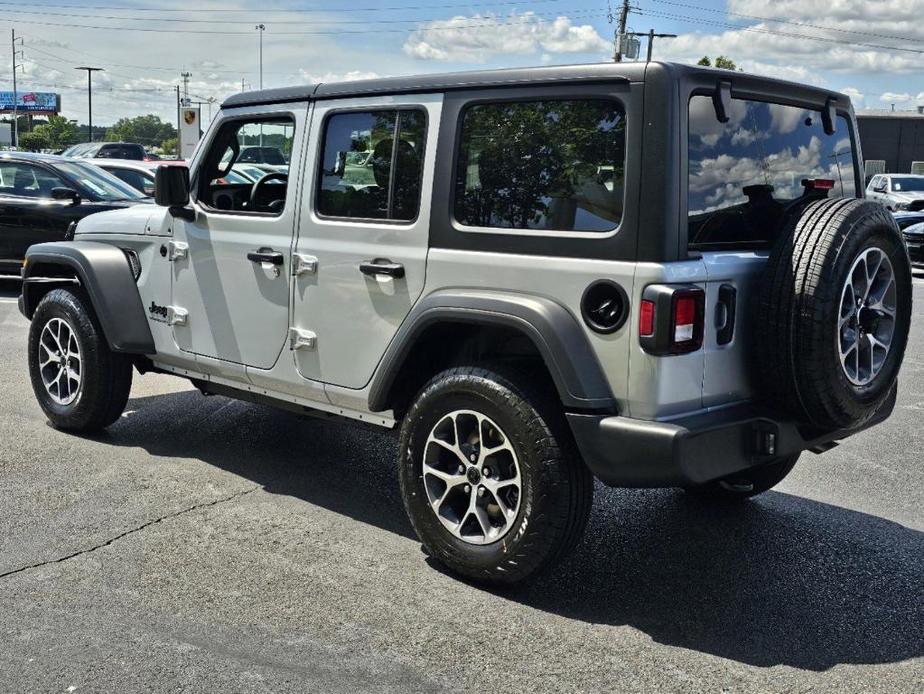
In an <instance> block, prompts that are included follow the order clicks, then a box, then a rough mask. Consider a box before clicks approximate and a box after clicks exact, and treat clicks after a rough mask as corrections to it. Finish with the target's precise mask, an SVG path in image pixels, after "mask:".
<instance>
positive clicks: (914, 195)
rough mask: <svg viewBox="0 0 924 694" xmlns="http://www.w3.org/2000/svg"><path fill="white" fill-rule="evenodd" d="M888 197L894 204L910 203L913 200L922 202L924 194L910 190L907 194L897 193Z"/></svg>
mask: <svg viewBox="0 0 924 694" xmlns="http://www.w3.org/2000/svg"><path fill="white" fill-rule="evenodd" d="M889 197H890V198H892V199H893V200H894V201H895V202H912V201H913V200H924V192H921V191H916V190H912V191H909V192H907V193H905V192H902V191H898V192H895V193H889Z"/></svg>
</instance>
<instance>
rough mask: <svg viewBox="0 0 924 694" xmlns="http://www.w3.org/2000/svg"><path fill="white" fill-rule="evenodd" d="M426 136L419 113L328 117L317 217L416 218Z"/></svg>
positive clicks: (400, 219) (350, 114) (355, 113)
mask: <svg viewBox="0 0 924 694" xmlns="http://www.w3.org/2000/svg"><path fill="white" fill-rule="evenodd" d="M425 135H426V115H425V114H424V112H423V111H422V110H420V109H413V110H400V111H398V110H387V111H353V112H349V113H335V114H334V115H332V116H330V117H329V118H328V119H327V122H326V124H325V127H324V148H323V150H322V152H321V163H320V166H321V171H320V174H319V175H318V194H317V210H318V213H319V214H322V215H324V216H327V217H345V218H350V219H387V220H396V221H411V220H413V219H415V218H416V217H417V212H418V210H419V209H420V187H421V175H422V172H423V154H424V138H425Z"/></svg>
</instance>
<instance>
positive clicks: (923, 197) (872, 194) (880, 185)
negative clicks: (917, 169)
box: [866, 174, 924, 212]
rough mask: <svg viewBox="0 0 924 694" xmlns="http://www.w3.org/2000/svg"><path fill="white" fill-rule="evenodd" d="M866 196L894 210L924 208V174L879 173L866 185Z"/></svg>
mask: <svg viewBox="0 0 924 694" xmlns="http://www.w3.org/2000/svg"><path fill="white" fill-rule="evenodd" d="M866 197H867V198H869V199H870V200H876V201H877V202H881V203H882V204H883V205H885V206H886V207H887V208H889V209H890V210H891V211H893V212H898V211H901V210H920V209H924V176H919V175H916V174H879V175H878V176H873V178H872V179H871V180H870V182H869V185H868V186H867V187H866Z"/></svg>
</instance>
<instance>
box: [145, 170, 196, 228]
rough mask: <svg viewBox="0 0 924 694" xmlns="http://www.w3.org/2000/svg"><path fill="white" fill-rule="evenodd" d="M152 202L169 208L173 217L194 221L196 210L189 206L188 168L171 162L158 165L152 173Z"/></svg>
mask: <svg viewBox="0 0 924 694" xmlns="http://www.w3.org/2000/svg"><path fill="white" fill-rule="evenodd" d="M154 202H156V203H157V204H158V205H160V206H161V207H168V208H170V214H172V215H173V216H174V217H180V218H181V219H185V220H186V221H187V222H193V221H195V219H196V211H195V210H194V209H193V208H191V207H189V169H188V168H187V167H185V166H174V165H172V164H161V165H160V166H158V167H157V173H155V174H154Z"/></svg>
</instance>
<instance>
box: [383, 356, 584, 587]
mask: <svg viewBox="0 0 924 694" xmlns="http://www.w3.org/2000/svg"><path fill="white" fill-rule="evenodd" d="M536 382H537V381H536V380H535V379H532V378H528V377H525V376H521V375H519V374H517V373H515V372H509V373H508V372H507V371H506V369H505V370H503V372H502V371H500V370H496V369H488V368H480V367H472V366H468V367H456V368H452V369H448V370H446V371H443V372H442V373H439V374H437V375H436V376H435V377H434V378H433V379H431V380H430V381H429V383H427V384H426V385H425V386H424V387H423V389H422V390H421V391H420V393H419V394H418V396H417V398H416V399H415V401H414V403H413V405H412V406H411V408H410V410H409V411H408V413H407V415H406V416H405V418H404V421H403V423H402V427H401V437H400V451H401V452H400V458H399V475H400V483H401V494H402V497H403V499H404V505H405V508H406V510H407V513H408V516H409V517H410V520H411V524H412V525H413V526H414V530H415V531H416V532H417V535H418V537H419V538H420V540H421V542H422V543H423V544H424V547H425V548H426V550H427V551H428V552H429V554H430V556H431V557H433V558H435V559H436V560H438V561H440V562H441V563H442V564H444V565H446V566H447V567H449V568H450V569H451V570H452V571H454V572H456V573H458V574H461V575H462V576H465V577H467V578H469V579H472V580H474V581H477V582H480V583H485V584H494V585H510V584H513V583H517V582H519V581H522V580H524V579H526V578H528V577H530V576H533V575H535V574H537V573H538V572H541V571H542V570H544V569H547V568H548V567H550V566H552V565H553V564H554V563H555V562H557V561H558V560H560V559H561V558H562V557H564V556H565V555H566V554H567V553H568V552H569V551H571V550H572V549H573V548H574V546H575V545H576V544H577V542H578V541H579V539H580V537H581V534H582V533H583V531H584V526H585V525H586V523H587V518H588V516H589V514H590V508H591V505H592V502H593V476H592V475H591V474H590V471H589V470H588V469H587V467H586V466H585V465H584V464H583V461H582V460H581V459H580V456H579V454H578V453H577V450H576V446H575V444H574V442H573V439H572V437H571V434H570V430H569V429H568V427H567V423H566V422H565V421H564V417H563V416H562V414H561V404H560V403H559V402H558V400H557V398H556V397H554V396H553V395H552V394H550V393H548V392H547V391H546V390H544V389H541V388H536V387H535V386H533V385H532V384H534V383H536ZM458 410H473V411H476V412H479V413H482V414H483V415H485V416H487V417H489V418H490V419H491V420H493V422H495V423H496V424H497V425H498V426H499V427H500V429H501V430H502V431H503V432H504V433H505V434H506V436H507V437H508V438H509V442H510V445H511V446H512V447H513V449H514V450H515V451H516V457H517V459H518V461H519V467H520V480H521V490H522V491H521V493H520V497H519V512H518V513H517V514H516V518H515V520H513V521H512V522H511V523H510V526H509V530H508V531H507V532H506V534H504V536H503V537H502V538H500V539H499V540H498V541H496V542H491V543H490V544H481V545H474V544H470V543H469V542H466V541H465V540H463V539H460V538H459V537H456V536H455V535H454V534H452V533H451V532H450V531H449V530H447V529H446V528H445V527H444V526H443V524H442V523H441V522H440V520H439V519H438V518H437V515H436V512H435V511H434V510H433V508H432V507H431V505H430V501H429V500H428V497H427V490H426V488H425V487H424V484H425V482H424V477H423V456H424V454H425V448H426V441H427V438H428V436H429V435H430V432H431V430H433V429H434V427H436V426H437V424H438V423H440V422H441V421H442V420H444V418H445V417H446V416H447V415H448V414H449V413H451V412H454V411H458ZM485 536H486V535H485Z"/></svg>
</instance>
